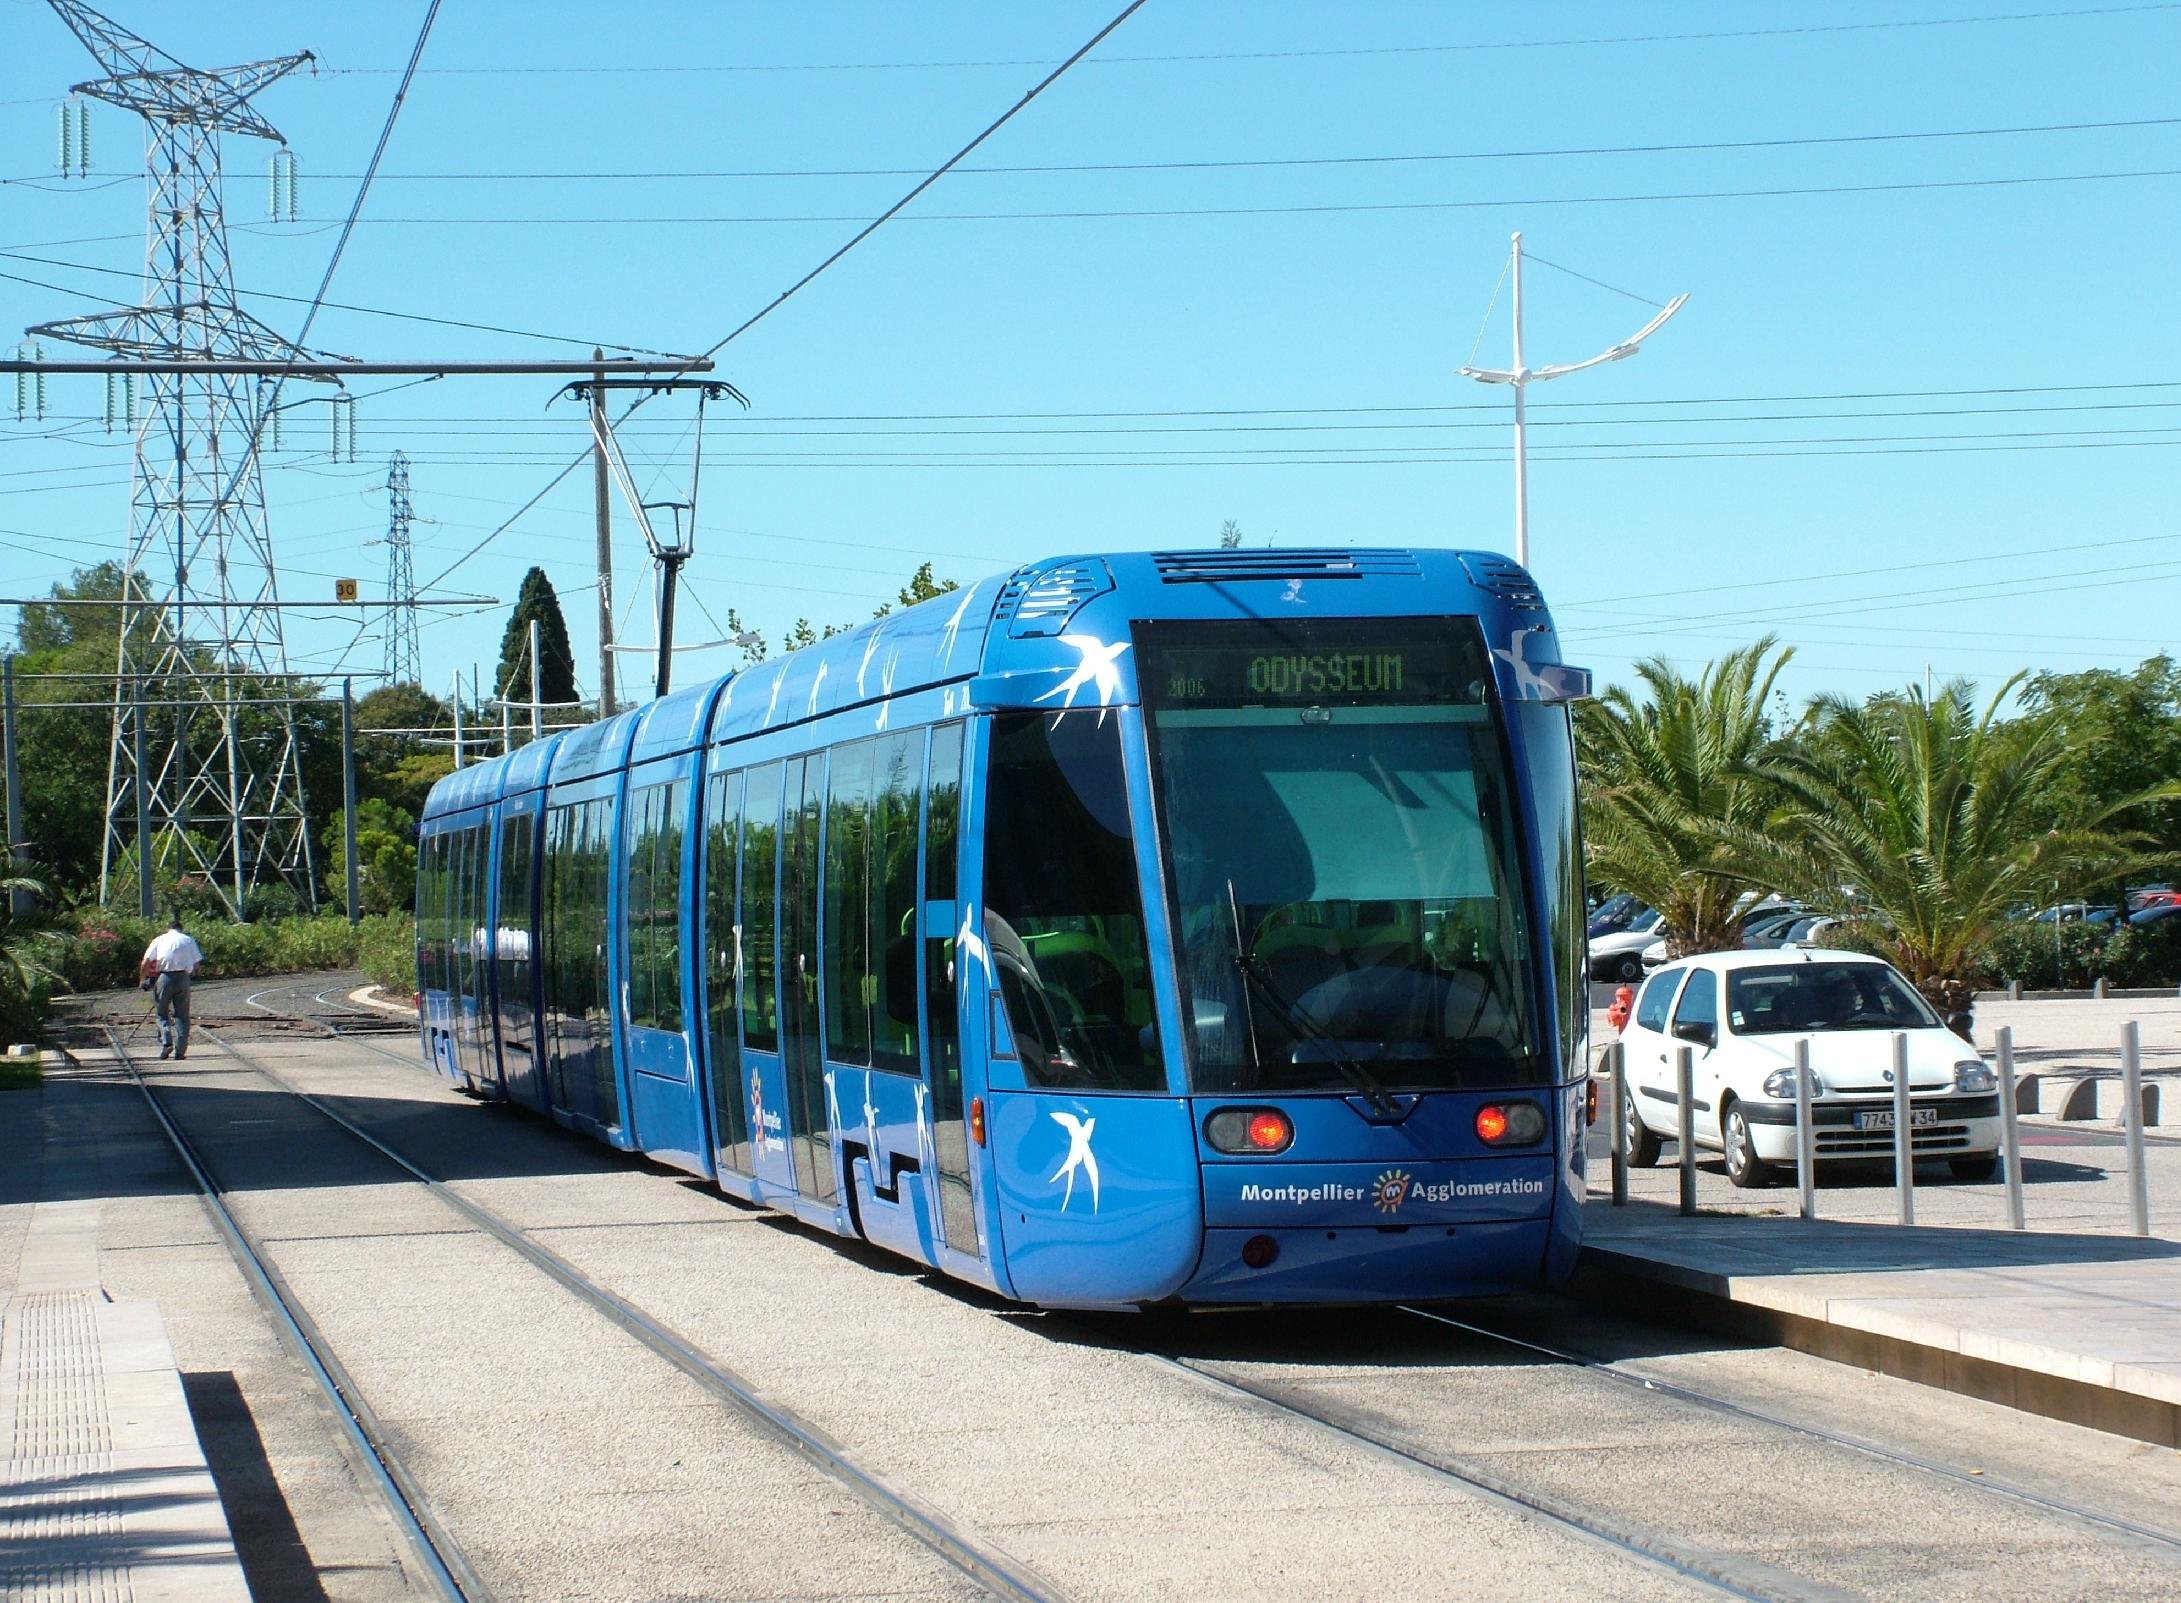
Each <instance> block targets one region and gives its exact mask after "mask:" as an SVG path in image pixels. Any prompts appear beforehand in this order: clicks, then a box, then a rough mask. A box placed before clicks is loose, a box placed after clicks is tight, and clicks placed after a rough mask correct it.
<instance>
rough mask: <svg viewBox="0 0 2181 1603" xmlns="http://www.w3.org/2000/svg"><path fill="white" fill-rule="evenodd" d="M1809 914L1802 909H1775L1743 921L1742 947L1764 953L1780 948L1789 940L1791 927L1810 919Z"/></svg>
mask: <svg viewBox="0 0 2181 1603" xmlns="http://www.w3.org/2000/svg"><path fill="white" fill-rule="evenodd" d="M1809 916H1810V915H1809V913H1808V912H1807V911H1806V910H1805V909H1803V908H1800V907H1784V908H1774V909H1772V910H1771V911H1769V912H1764V913H1759V914H1757V915H1755V916H1754V917H1751V918H1747V919H1744V920H1743V921H1742V946H1743V948H1744V949H1745V950H1747V951H1763V950H1766V949H1768V948H1771V947H1775V946H1778V945H1779V944H1780V943H1781V942H1782V941H1784V940H1786V939H1787V931H1788V928H1789V926H1791V925H1794V924H1798V923H1800V922H1801V921H1802V920H1803V919H1805V918H1808V917H1809Z"/></svg>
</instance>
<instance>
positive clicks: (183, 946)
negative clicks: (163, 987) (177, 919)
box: [144, 930, 204, 974]
mask: <svg viewBox="0 0 2181 1603" xmlns="http://www.w3.org/2000/svg"><path fill="white" fill-rule="evenodd" d="M144 961H145V962H147V963H156V964H157V965H158V966H159V972H160V973H162V974H194V973H196V972H197V965H198V964H199V963H202V962H203V961H204V948H203V947H201V946H199V945H198V944H197V943H196V942H195V941H194V940H192V939H191V938H190V937H189V936H187V935H185V934H183V933H182V932H181V931H180V930H165V931H162V932H161V933H160V934H159V935H158V936H157V937H156V938H155V939H154V940H153V941H152V943H151V945H149V946H147V947H145V948H144Z"/></svg>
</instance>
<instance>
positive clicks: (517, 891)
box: [492, 813, 535, 1012]
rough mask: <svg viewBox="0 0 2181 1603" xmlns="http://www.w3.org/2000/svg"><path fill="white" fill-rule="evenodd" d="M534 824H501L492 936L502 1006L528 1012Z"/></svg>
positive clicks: (523, 817)
mask: <svg viewBox="0 0 2181 1603" xmlns="http://www.w3.org/2000/svg"><path fill="white" fill-rule="evenodd" d="M534 825H535V820H534V819H533V818H532V816H531V815H530V814H528V813H520V814H515V815H512V816H510V817H508V818H505V819H503V820H502V821H501V823H500V897H499V909H498V911H499V917H498V919H497V920H496V922H495V926H494V929H493V932H492V951H493V956H494V958H495V960H496V961H497V962H498V963H499V966H500V1005H501V1006H502V1007H504V1008H518V1009H521V1010H523V1011H525V1012H527V1011H528V1009H529V1006H530V886H531V861H530V856H531V850H530V841H531V833H532V830H533V828H534Z"/></svg>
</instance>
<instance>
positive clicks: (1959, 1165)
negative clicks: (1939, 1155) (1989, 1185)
mask: <svg viewBox="0 0 2181 1603" xmlns="http://www.w3.org/2000/svg"><path fill="white" fill-rule="evenodd" d="M1946 1166H1947V1167H1948V1168H1949V1169H1951V1170H1953V1171H1954V1178H1955V1179H1956V1180H1989V1179H1991V1177H1992V1176H1993V1175H1995V1174H1997V1173H1999V1154H1998V1153H1996V1152H1987V1153H1985V1154H1984V1156H1983V1157H1981V1158H1948V1159H1947V1160H1946Z"/></svg>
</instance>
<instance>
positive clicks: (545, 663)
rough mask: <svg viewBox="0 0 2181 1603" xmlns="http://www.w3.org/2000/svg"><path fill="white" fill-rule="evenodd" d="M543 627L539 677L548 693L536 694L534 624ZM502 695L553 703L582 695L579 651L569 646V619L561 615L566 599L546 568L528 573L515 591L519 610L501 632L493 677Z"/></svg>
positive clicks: (526, 700)
mask: <svg viewBox="0 0 2181 1603" xmlns="http://www.w3.org/2000/svg"><path fill="white" fill-rule="evenodd" d="M532 619H536V620H537V625H538V679H539V681H540V683H541V685H542V693H541V694H540V695H538V696H535V697H533V696H532V695H531V693H530V623H531V620H532ZM492 679H493V683H494V684H496V685H498V686H499V687H500V691H499V693H500V695H501V696H503V697H504V698H505V699H507V700H509V701H517V702H528V701H532V700H536V701H542V702H545V703H546V704H547V705H549V706H550V705H553V704H555V703H566V702H572V701H574V700H575V699H576V660H575V653H574V651H573V650H572V649H571V648H570V647H569V644H568V620H567V619H565V618H563V617H562V616H561V612H560V597H559V595H558V594H557V593H555V591H554V589H553V581H552V580H550V579H548V578H547V577H546V576H545V570H544V569H543V568H532V569H531V570H530V571H529V572H528V573H526V574H524V575H523V583H522V589H521V590H519V591H517V592H516V595H515V610H514V611H513V612H512V613H510V614H509V615H508V620H507V629H506V631H505V632H504V633H503V634H502V635H501V636H500V665H499V668H498V670H497V671H496V672H495V673H494V674H493V676H492Z"/></svg>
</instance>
